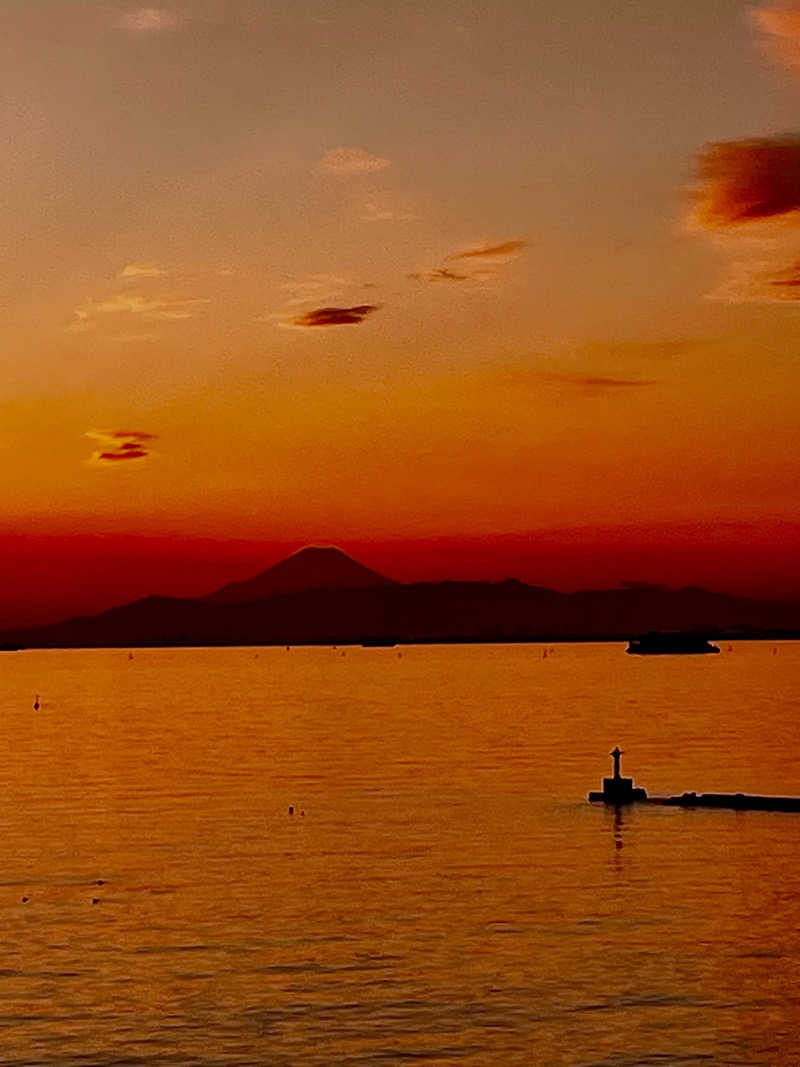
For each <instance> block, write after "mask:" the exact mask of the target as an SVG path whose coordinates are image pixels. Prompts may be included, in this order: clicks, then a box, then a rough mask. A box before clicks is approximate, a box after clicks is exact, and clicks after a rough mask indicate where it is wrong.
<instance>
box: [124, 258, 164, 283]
mask: <svg viewBox="0 0 800 1067" xmlns="http://www.w3.org/2000/svg"><path fill="white" fill-rule="evenodd" d="M166 273H167V272H166V271H165V270H164V268H163V267H159V265H158V264H157V263H129V264H128V265H127V266H126V267H123V268H122V270H121V271H120V273H119V276H120V278H122V279H123V281H126V282H127V281H137V280H138V279H140V278H144V279H147V278H163V277H164V275H165V274H166Z"/></svg>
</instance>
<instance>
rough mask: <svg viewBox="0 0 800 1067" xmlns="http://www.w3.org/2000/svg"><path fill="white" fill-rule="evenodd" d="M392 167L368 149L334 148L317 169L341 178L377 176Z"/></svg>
mask: <svg viewBox="0 0 800 1067" xmlns="http://www.w3.org/2000/svg"><path fill="white" fill-rule="evenodd" d="M390 166H391V161H390V160H388V159H383V158H382V157H381V156H374V155H372V154H371V153H370V152H368V151H367V150H366V148H332V149H331V150H330V151H329V152H326V153H325V155H324V156H323V157H322V159H321V160H319V162H318V163H317V168H318V169H319V170H322V171H326V172H327V173H328V174H335V175H337V176H338V177H340V178H350V177H357V176H359V175H362V174H375V173H377V172H378V171H380V170H385V169H386V168H387V167H390Z"/></svg>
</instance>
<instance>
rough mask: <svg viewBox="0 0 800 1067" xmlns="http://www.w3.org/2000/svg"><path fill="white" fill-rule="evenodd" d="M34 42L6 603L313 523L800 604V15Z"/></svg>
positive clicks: (51, 19)
mask: <svg viewBox="0 0 800 1067" xmlns="http://www.w3.org/2000/svg"><path fill="white" fill-rule="evenodd" d="M0 30H1V31H2V32H0V66H1V67H2V71H3V78H2V95H1V96H0V129H2V136H3V145H4V151H3V153H2V156H0V183H2V197H0V219H2V234H3V252H4V254H3V257H2V261H1V262H0V301H1V302H2V331H3V336H2V348H0V352H2V357H1V358H2V363H3V391H2V407H1V409H0V411H1V414H0V456H1V457H2V464H0V487H1V491H0V502H1V504H2V514H1V515H0V551H2V570H0V578H2V580H3V584H4V593H3V595H2V596H0V607H2V608H3V610H4V612H5V615H4V614H3V613H2V612H0V622H3V621H5V619H6V618H7V621H8V622H9V623H10V622H12V621H16V620H17V619H20V620H21V619H22V618H23V617H25V618H26V619H27V617H28V616H27V615H25V611H27V612H28V615H30V616H31V617H33V616H37V617H38V615H37V613H39V614H42V615H43V616H44V615H47V614H48V613H49V614H51V615H52V614H53V613H58V611H61V610H62V609H64V610H67V609H68V608H70V607H71V606H72V605H73V604H75V605H77V606H79V607H82V608H83V607H87V606H88V607H91V606H93V605H99V606H107V605H108V604H109V603H113V602H115V601H116V600H119V599H121V598H122V599H124V598H127V597H130V596H134V595H140V594H146V593H150V592H161V591H168V592H183V593H191V592H196V593H203V592H206V591H208V589H209V588H212V587H213V586H214V585H215V584H222V582H223V581H226V580H228V579H232V578H237V577H244V576H245V575H246V574H248V573H253V572H254V571H255V570H259V569H261V567H262V566H266V565H268V564H270V563H273V562H275V561H276V560H277V559H278V558H279V557H280V555H282V554H283V552H284V550H285V549H291V548H296V547H299V546H300V545H302V544H304V543H306V542H314V543H330V542H333V543H336V544H340V545H343V546H344V547H347V548H350V549H351V550H353V551H354V552H355V551H357V552H358V554H359V557H360V558H361V559H363V560H364V562H366V563H368V564H370V565H373V566H379V567H381V568H382V569H384V570H386V571H388V572H389V573H391V574H392V575H393V576H396V577H402V578H415V577H445V576H453V577H503V576H504V575H505V574H506V573H514V574H516V575H518V576H519V577H522V578H527V579H529V580H532V581H537V582H539V583H540V584H548V581H549V582H550V583H551V584H553V585H554V586H557V587H561V588H569V587H575V586H577V585H581V584H582V585H587V584H594V585H598V584H599V585H602V584H609V585H613V584H616V583H617V582H618V581H620V580H624V579H632V578H636V579H643V578H649V579H651V580H667V581H671V582H672V581H674V582H685V581H692V582H696V583H700V584H702V583H705V584H708V585H711V586H712V587H714V588H720V589H735V590H738V591H748V592H754V593H765V594H767V595H772V596H774V595H783V594H788V593H792V594H798V595H800V568H799V567H798V564H797V558H798V549H800V494H798V487H799V486H800V451H799V450H798V441H800V434H799V433H798V421H799V420H800V415H799V412H800V388H799V385H800V369H799V367H798V359H799V358H800V352H799V351H798V338H799V337H800V329H799V327H800V319H799V318H798V313H799V308H800V304H798V300H800V133H795V132H794V131H796V130H800V4H784V5H772V6H753V5H751V6H748V5H746V4H743V3H741V2H739V0H702V2H700V3H692V4H687V3H684V2H672V3H666V2H664V0H659V2H656V0H639V2H638V3H629V2H625V3H622V2H612V3H607V4H598V3H597V2H596V0H594V2H590V0H560V2H559V3H558V4H545V3H542V2H540V0H505V2H501V3H491V4H490V3H484V2H476V3H472V4H463V3H455V2H452V0H426V2H425V3H415V2H407V3H402V4H401V3H388V2H383V0H340V2H338V3H333V2H330V0H328V2H323V0H319V2H312V0H295V2H293V3H291V4H288V3H287V4H267V3H265V2H264V0H235V2H233V0H185V2H183V3H180V4H175V5H174V6H172V5H171V4H168V5H166V6H154V7H149V6H139V5H137V4H135V3H125V2H120V0H106V2H102V0H5V2H4V3H3V5H2V12H1V13H0ZM23 608H24V610H23ZM20 612H22V614H20ZM15 613H16V614H15ZM12 616H13V618H12Z"/></svg>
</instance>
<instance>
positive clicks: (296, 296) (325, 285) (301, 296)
mask: <svg viewBox="0 0 800 1067" xmlns="http://www.w3.org/2000/svg"><path fill="white" fill-rule="evenodd" d="M351 284H352V283H351V281H350V280H349V278H344V277H342V276H341V275H339V274H310V275H308V277H306V278H292V279H291V280H290V281H288V282H284V284H283V287H282V288H283V291H284V292H285V293H286V294H287V298H288V299H287V303H288V305H289V307H297V306H298V305H299V304H308V303H315V304H321V303H323V302H326V303H328V302H331V301H333V300H335V299H336V297H338V296H339V295H340V294H341V293H343V292H344V291H345V290H346V289H347V288H348V287H349V286H350V285H351Z"/></svg>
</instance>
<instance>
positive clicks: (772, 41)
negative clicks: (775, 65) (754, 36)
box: [750, 3, 800, 68]
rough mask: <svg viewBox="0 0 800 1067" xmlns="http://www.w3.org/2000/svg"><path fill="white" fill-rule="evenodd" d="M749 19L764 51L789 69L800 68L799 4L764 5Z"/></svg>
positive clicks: (753, 9)
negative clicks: (758, 34) (756, 31)
mask: <svg viewBox="0 0 800 1067" xmlns="http://www.w3.org/2000/svg"><path fill="white" fill-rule="evenodd" d="M750 18H751V19H752V21H753V24H754V25H755V27H756V29H757V30H758V31H759V33H760V34H761V42H762V44H763V45H764V46H765V47H766V49H767V50H768V51H769V52H771V53H772V54H773V55H775V56H777V57H778V59H780V61H781V62H782V63H785V64H786V65H787V66H789V67H794V68H797V67H800V3H784V4H764V5H763V6H761V7H755V8H751V10H750Z"/></svg>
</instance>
